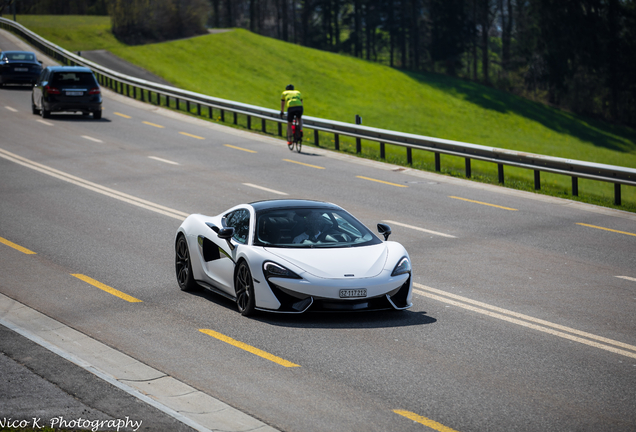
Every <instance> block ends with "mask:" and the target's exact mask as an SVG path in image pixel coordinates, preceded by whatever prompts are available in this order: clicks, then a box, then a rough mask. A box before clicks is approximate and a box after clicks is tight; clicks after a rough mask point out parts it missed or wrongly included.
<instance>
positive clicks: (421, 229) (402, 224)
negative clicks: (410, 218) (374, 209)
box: [384, 220, 457, 238]
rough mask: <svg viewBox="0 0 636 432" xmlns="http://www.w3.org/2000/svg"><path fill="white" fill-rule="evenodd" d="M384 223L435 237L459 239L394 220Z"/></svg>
mask: <svg viewBox="0 0 636 432" xmlns="http://www.w3.org/2000/svg"><path fill="white" fill-rule="evenodd" d="M384 222H386V223H388V224H392V225H399V226H401V227H404V228H410V229H413V230H417V231H422V232H425V233H428V234H433V235H438V236H442V237H448V238H457V237H455V236H454V235H450V234H444V233H441V232H437V231H431V230H427V229H424V228H420V227H416V226H413V225H407V224H404V223H401V222H396V221H392V220H385V221H384Z"/></svg>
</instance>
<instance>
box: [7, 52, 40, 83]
mask: <svg viewBox="0 0 636 432" xmlns="http://www.w3.org/2000/svg"><path fill="white" fill-rule="evenodd" d="M41 72H42V64H41V63H40V62H39V61H38V60H37V58H36V57H35V53H32V52H30V51H2V52H0V87H2V86H4V85H5V84H31V85H33V84H35V81H36V80H37V79H38V76H40V73H41Z"/></svg>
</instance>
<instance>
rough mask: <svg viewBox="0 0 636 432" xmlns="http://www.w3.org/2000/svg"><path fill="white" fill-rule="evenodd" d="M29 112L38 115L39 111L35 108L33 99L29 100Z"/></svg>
mask: <svg viewBox="0 0 636 432" xmlns="http://www.w3.org/2000/svg"><path fill="white" fill-rule="evenodd" d="M31 112H32V113H33V114H35V115H38V114H40V110H39V109H38V107H36V106H35V102H33V98H31Z"/></svg>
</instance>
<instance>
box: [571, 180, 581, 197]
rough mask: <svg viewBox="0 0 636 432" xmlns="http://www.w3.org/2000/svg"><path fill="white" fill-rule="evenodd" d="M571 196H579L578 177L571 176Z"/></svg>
mask: <svg viewBox="0 0 636 432" xmlns="http://www.w3.org/2000/svg"><path fill="white" fill-rule="evenodd" d="M572 196H579V178H578V177H574V176H572Z"/></svg>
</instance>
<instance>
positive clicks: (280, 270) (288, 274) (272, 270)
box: [263, 261, 302, 279]
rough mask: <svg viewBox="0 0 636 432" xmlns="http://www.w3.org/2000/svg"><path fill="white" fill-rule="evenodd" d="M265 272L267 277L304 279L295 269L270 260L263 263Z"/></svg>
mask: <svg viewBox="0 0 636 432" xmlns="http://www.w3.org/2000/svg"><path fill="white" fill-rule="evenodd" d="M263 273H265V277H267V278H269V277H281V278H290V279H302V278H301V277H300V276H298V275H297V274H296V273H294V272H293V271H291V270H289V269H288V268H285V267H283V266H282V265H280V264H276V263H274V262H271V261H268V262H266V263H265V264H263Z"/></svg>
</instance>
